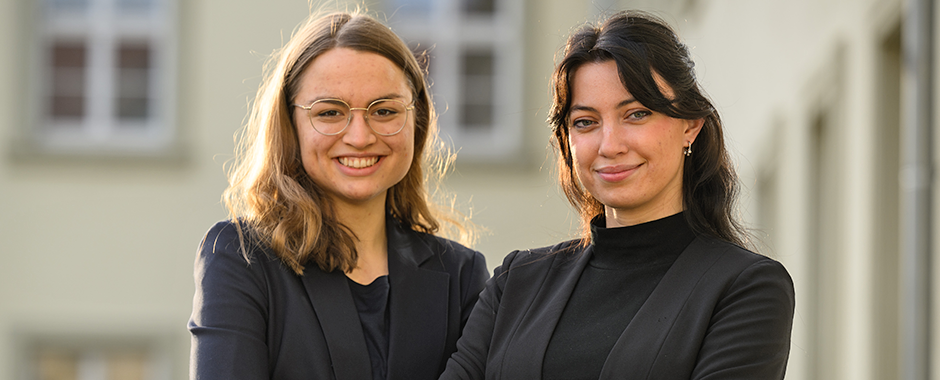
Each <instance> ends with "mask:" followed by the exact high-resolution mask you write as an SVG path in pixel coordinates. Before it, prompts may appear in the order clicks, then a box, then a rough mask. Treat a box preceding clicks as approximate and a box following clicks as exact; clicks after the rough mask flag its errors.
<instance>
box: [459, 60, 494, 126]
mask: <svg viewBox="0 0 940 380" xmlns="http://www.w3.org/2000/svg"><path fill="white" fill-rule="evenodd" d="M461 61H462V62H463V70H462V71H463V72H462V75H461V77H462V80H461V84H460V85H461V91H462V92H463V104H462V107H461V117H460V124H461V125H462V126H463V127H464V128H469V129H490V128H491V127H492V124H493V88H494V73H495V71H496V69H495V67H494V66H495V58H494V56H493V51H492V49H486V50H474V51H465V52H464V53H463V57H462V59H461Z"/></svg>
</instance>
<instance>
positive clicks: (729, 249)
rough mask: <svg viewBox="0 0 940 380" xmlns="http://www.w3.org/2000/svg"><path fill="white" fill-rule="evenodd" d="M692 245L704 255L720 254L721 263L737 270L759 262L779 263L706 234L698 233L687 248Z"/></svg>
mask: <svg viewBox="0 0 940 380" xmlns="http://www.w3.org/2000/svg"><path fill="white" fill-rule="evenodd" d="M693 247H694V248H695V250H696V251H700V252H699V253H700V254H702V255H704V256H705V257H708V256H715V255H720V256H721V263H722V265H725V266H731V267H734V268H738V269H739V270H743V269H745V268H747V267H749V266H751V265H753V264H755V263H759V262H766V263H776V264H778V265H779V264H780V263H779V262H777V261H776V260H774V259H773V258H770V257H767V256H764V255H761V254H759V253H755V252H753V251H751V250H749V249H747V248H744V247H741V246H739V245H737V244H734V243H730V242H727V241H724V240H721V239H718V238H716V237H713V236H708V235H699V236H698V237H697V238H696V240H695V241H693V243H692V244H691V245H690V246H689V248H693ZM729 269H731V268H729Z"/></svg>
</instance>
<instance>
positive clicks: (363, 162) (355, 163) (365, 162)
mask: <svg viewBox="0 0 940 380" xmlns="http://www.w3.org/2000/svg"><path fill="white" fill-rule="evenodd" d="M378 161H379V158H378V157H364V158H359V157H340V159H339V163H340V164H343V166H348V167H351V168H355V169H362V168H367V167H370V166H372V165H375V163H376V162H378Z"/></svg>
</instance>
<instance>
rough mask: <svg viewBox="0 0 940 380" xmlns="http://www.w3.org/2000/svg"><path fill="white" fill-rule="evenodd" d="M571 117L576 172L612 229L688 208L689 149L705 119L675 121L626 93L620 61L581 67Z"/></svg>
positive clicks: (665, 89)
mask: <svg viewBox="0 0 940 380" xmlns="http://www.w3.org/2000/svg"><path fill="white" fill-rule="evenodd" d="M654 77H655V79H656V80H657V82H658V83H659V84H660V88H661V89H662V90H663V93H664V94H665V95H666V96H667V97H670V98H671V97H672V93H671V90H670V89H669V88H668V86H666V85H665V84H664V82H663V81H662V80H661V78H660V77H659V76H658V75H656V74H655V73H654ZM568 120H569V124H568V130H569V144H570V147H571V152H572V156H573V158H574V167H575V172H576V174H577V177H578V179H579V181H580V182H581V184H582V185H583V186H584V188H585V190H587V191H588V192H589V193H590V194H591V195H592V196H594V198H596V199H597V200H598V201H600V202H601V203H602V204H603V205H604V210H605V214H606V217H607V226H608V227H616V226H628V225H634V224H639V223H644V222H648V221H652V220H656V219H660V218H663V217H666V216H669V215H672V214H675V213H677V212H680V211H682V210H683V205H682V168H683V163H684V158H685V155H684V154H683V149H684V148H685V147H686V146H687V145H689V143H691V142H693V141H695V137H696V136H697V135H698V132H699V130H701V127H702V123H703V121H702V120H701V119H699V120H683V119H675V118H671V117H668V116H666V115H664V114H661V113H659V112H655V111H652V110H650V109H649V108H647V107H645V106H643V105H642V104H640V103H639V102H638V101H636V100H635V99H634V98H633V96H632V95H630V92H629V91H627V89H626V88H624V86H623V84H622V82H621V81H620V75H619V72H618V71H617V65H616V63H615V62H614V61H603V62H593V63H586V64H584V65H583V66H581V67H579V68H577V69H576V70H575V72H574V76H573V79H572V81H571V109H570V114H569V118H568Z"/></svg>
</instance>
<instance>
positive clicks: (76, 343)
mask: <svg viewBox="0 0 940 380" xmlns="http://www.w3.org/2000/svg"><path fill="white" fill-rule="evenodd" d="M24 337H25V336H24ZM26 338H27V340H26V341H24V342H23V343H25V344H24V345H23V346H21V347H22V350H21V351H19V352H18V354H17V355H18V356H19V359H20V360H18V361H17V362H18V364H19V366H20V369H21V370H20V374H19V375H18V377H17V378H18V379H29V380H33V379H35V380H169V379H171V378H172V377H174V376H173V374H174V369H173V366H172V364H171V360H170V356H169V355H168V354H169V352H171V351H170V347H171V345H170V344H169V341H168V340H167V339H166V338H157V337H152V336H151V337H145V336H130V335H128V336H123V337H117V336H113V335H111V336H100V335H62V336H53V335H50V334H48V333H42V334H39V335H36V334H31V335H30V336H28V337H26Z"/></svg>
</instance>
